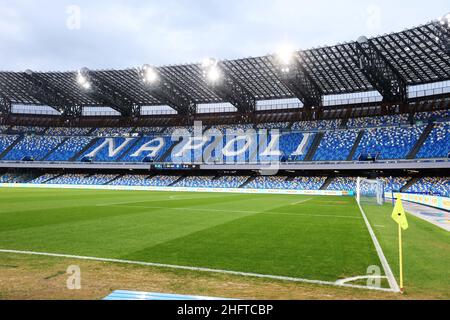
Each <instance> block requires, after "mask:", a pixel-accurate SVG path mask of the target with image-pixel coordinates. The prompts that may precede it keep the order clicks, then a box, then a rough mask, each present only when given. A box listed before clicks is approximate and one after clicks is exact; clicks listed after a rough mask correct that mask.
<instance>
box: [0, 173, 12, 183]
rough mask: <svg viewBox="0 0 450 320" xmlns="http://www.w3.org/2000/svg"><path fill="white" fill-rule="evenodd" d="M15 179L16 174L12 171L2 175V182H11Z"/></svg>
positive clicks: (0, 181)
mask: <svg viewBox="0 0 450 320" xmlns="http://www.w3.org/2000/svg"><path fill="white" fill-rule="evenodd" d="M13 179H14V175H13V174H11V173H5V174H3V175H1V176H0V183H9V182H11V181H12V180H13Z"/></svg>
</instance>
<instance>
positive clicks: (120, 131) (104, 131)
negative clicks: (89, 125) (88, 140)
mask: <svg viewBox="0 0 450 320" xmlns="http://www.w3.org/2000/svg"><path fill="white" fill-rule="evenodd" d="M132 130H133V128H132V127H126V128H98V129H96V130H94V131H93V132H92V133H91V135H93V136H97V137H118V136H128V135H129V134H130V132H131V131H132Z"/></svg>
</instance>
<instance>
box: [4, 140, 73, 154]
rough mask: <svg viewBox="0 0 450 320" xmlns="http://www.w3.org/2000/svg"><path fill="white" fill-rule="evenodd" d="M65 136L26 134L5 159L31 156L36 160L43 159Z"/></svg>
mask: <svg viewBox="0 0 450 320" xmlns="http://www.w3.org/2000/svg"><path fill="white" fill-rule="evenodd" d="M63 140H64V137H50V136H34V135H33V136H25V137H24V138H23V140H22V141H20V142H19V143H18V144H17V145H16V146H15V147H14V148H13V149H12V150H11V151H10V152H8V154H7V155H6V156H5V157H4V158H3V160H22V159H23V158H25V157H31V158H32V159H34V160H42V159H43V158H44V157H45V156H46V155H47V154H48V153H50V151H52V150H53V149H55V148H56V147H57V146H58V145H59V144H60V143H61V142H63Z"/></svg>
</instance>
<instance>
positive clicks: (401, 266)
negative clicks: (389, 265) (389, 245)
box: [398, 224, 404, 293]
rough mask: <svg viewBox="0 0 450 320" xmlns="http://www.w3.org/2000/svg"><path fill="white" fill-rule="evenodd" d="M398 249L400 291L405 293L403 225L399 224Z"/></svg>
mask: <svg viewBox="0 0 450 320" xmlns="http://www.w3.org/2000/svg"><path fill="white" fill-rule="evenodd" d="M398 251H399V258H400V259H399V260H400V292H401V293H403V292H404V289H403V248H402V227H401V226H400V224H399V225H398Z"/></svg>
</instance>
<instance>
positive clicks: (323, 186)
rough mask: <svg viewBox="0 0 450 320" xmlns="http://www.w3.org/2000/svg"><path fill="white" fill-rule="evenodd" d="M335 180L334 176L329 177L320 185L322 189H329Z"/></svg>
mask: <svg viewBox="0 0 450 320" xmlns="http://www.w3.org/2000/svg"><path fill="white" fill-rule="evenodd" d="M333 180H334V177H328V178H327V180H325V182H324V184H323V185H322V186H321V187H320V190H327V189H328V187H329V186H330V184H331V182H333Z"/></svg>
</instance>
